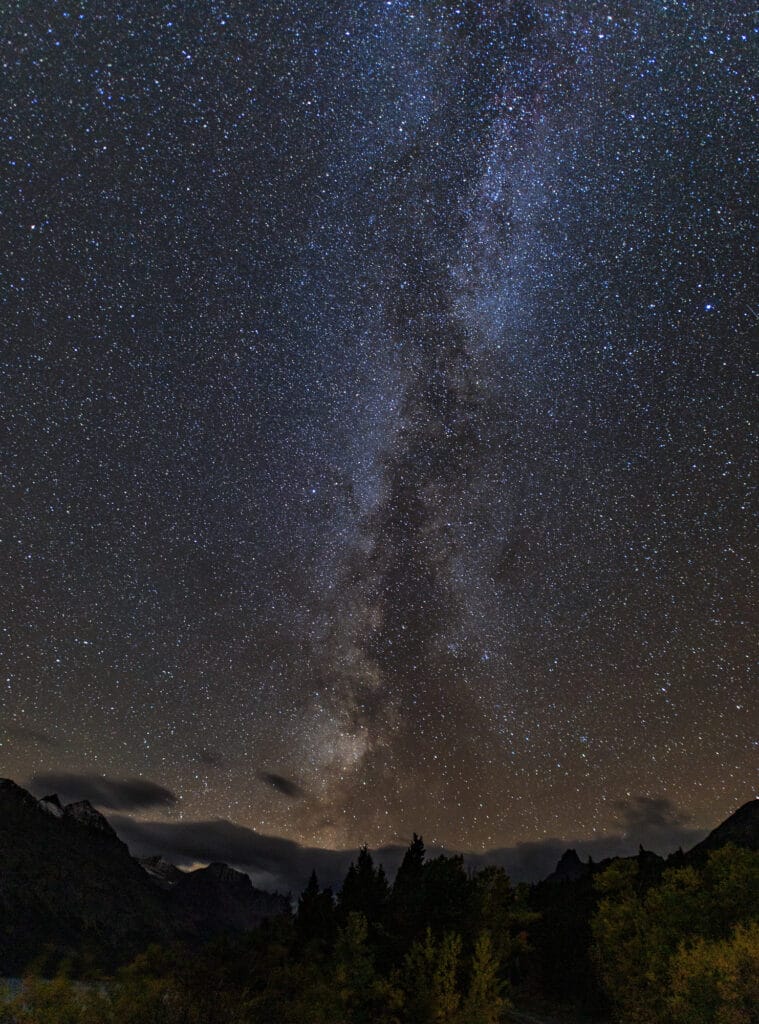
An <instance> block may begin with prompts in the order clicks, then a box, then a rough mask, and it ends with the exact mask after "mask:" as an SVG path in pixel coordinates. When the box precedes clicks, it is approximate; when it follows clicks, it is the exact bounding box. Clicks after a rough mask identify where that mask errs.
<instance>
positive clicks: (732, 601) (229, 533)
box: [0, 0, 759, 859]
mask: <svg viewBox="0 0 759 1024" xmlns="http://www.w3.org/2000/svg"><path fill="white" fill-rule="evenodd" d="M2 36H3V38H2V48H3V86H2V90H3V101H2V104H0V123H1V125H2V132H1V137H2V164H3V169H4V173H3V184H2V190H3V197H2V203H1V204H0V217H1V219H0V232H1V234H2V239H3V243H2V265H1V267H0V269H1V271H2V277H1V279H0V302H1V303H2V323H3V332H2V357H1V359H0V371H1V374H2V375H1V377H0V424H1V426H2V442H1V443H2V452H3V454H2V459H0V474H1V475H0V481H1V485H2V500H1V501H0V539H1V541H2V544H1V545H0V566H1V567H2V568H1V571H2V579H3V585H2V621H1V623H0V625H1V628H2V652H1V660H2V670H1V675H0V681H1V682H2V698H1V702H0V774H1V775H7V776H10V777H12V778H14V779H16V780H17V781H18V782H20V783H22V784H33V785H34V786H36V789H37V791H38V792H40V793H41V792H42V790H44V789H45V788H46V787H47V786H48V785H53V784H54V783H56V782H57V788H59V789H64V790H66V788H68V791H69V792H70V793H71V795H72V796H78V795H81V794H85V795H86V794H88V793H91V792H92V790H93V788H94V789H95V790H97V792H95V794H94V798H95V799H96V801H98V802H99V805H100V806H102V807H103V808H104V809H106V811H107V813H108V809H109V808H110V809H111V810H115V811H116V812H119V813H121V814H122V815H123V816H124V828H125V829H127V826H128V823H129V819H130V816H131V817H132V818H133V819H136V820H137V821H138V822H139V821H144V820H150V821H153V822H154V823H158V824H156V825H155V827H156V828H158V827H159V825H160V829H161V830H163V831H162V834H163V835H164V836H169V835H170V834H171V831H172V829H175V830H179V829H182V828H183V827H185V826H187V825H188V823H192V822H212V821H213V820H214V819H228V820H229V821H230V822H233V823H235V824H236V825H239V826H243V827H244V828H245V829H253V830H255V831H256V832H257V833H260V834H261V836H263V837H274V839H273V840H272V841H273V842H274V840H278V839H288V840H293V841H294V842H296V843H298V844H301V845H304V846H309V847H328V848H353V849H355V848H356V847H357V846H358V845H359V844H361V843H363V842H367V843H369V844H370V845H371V846H378V845H382V844H388V843H405V842H407V841H408V839H409V837H410V835H411V833H412V831H414V830H416V831H417V832H422V833H423V834H424V837H425V840H427V842H428V844H432V843H437V844H440V845H441V846H445V847H447V848H449V849H459V850H473V851H479V852H482V851H484V850H488V849H490V848H493V847H508V846H513V845H514V844H518V843H540V842H541V841H544V840H546V839H548V838H549V837H558V838H561V839H572V838H581V839H582V838H585V839H588V840H595V839H599V838H603V837H605V836H610V835H618V834H620V833H621V832H623V831H624V830H625V828H628V829H632V827H633V826H634V825H635V824H636V820H637V823H638V825H642V824H646V823H648V824H651V821H653V823H654V825H656V822H657V820H658V821H659V824H660V825H661V828H662V829H663V830H665V831H666V828H668V827H669V826H672V827H673V828H677V827H682V828H686V827H688V828H693V829H696V830H698V829H703V828H707V827H712V826H714V825H716V824H717V823H718V822H719V821H720V820H722V819H723V818H724V817H726V816H727V815H728V814H729V813H730V812H731V811H733V810H734V809H735V808H736V807H737V806H738V805H739V804H741V803H742V802H744V801H746V800H748V799H749V798H751V797H752V796H754V795H755V791H756V785H757V768H758V767H759V745H758V742H757V738H758V737H759V713H758V712H759V708H758V703H757V701H756V696H755V687H756V677H755V676H752V670H753V668H754V663H753V661H754V654H755V650H756V647H755V634H754V633H753V632H752V624H751V613H752V608H755V607H756V598H757V594H756V589H757V588H756V579H757V577H756V561H755V552H756V548H755V545H754V540H755V534H754V531H753V527H754V520H753V513H754V511H755V506H754V505H753V504H752V503H753V501H754V492H753V487H754V486H755V483H756V476H755V462H754V451H755V448H754V444H755V435H753V433H752V419H753V412H754V408H755V391H754V383H753V382H752V348H754V346H755V344H756V340H757V335H758V334H759V294H758V292H759V288H758V287H757V274H756V267H757V248H758V245H757V239H758V237H759V233H758V232H757V222H756V216H755V214H756V205H755V199H756V194H757V191H756V190H757V184H758V181H759V178H758V176H757V149H758V147H757V142H756V124H757V122H756V110H755V103H756V88H757V74H756V72H757V66H758V62H757V42H758V41H759V14H757V12H756V11H754V12H753V14H752V5H750V4H749V3H748V2H743V0H729V2H728V0H713V2H709V3H706V2H695V0H694V2H685V0H667V2H663V0H641V2H639V3H628V2H623V0H620V2H615V3H611V2H605V3H603V2H598V0H584V2H579V0H578V2H577V3H561V2H558V0H555V2H551V0H543V2H534V3H531V2H527V0H513V2H507V0H501V2H494V3H485V2H471V0H461V2H459V3H452V2H451V3H449V2H441V0H437V2H434V3H433V2H425V0H407V2H396V0H386V2H384V0H383V2H380V0H371V2H368V0H367V2H364V0H355V2H352V3H344V4H333V3H326V2H315V0H291V2H280V0H270V2H266V3H264V2H255V0H246V2H241V0H230V2H229V3H217V2H203V0H193V2H189V3H187V2H183V3H167V4H160V3H159V2H157V0H156V2H153V3H150V2H147V0H144V2H138V0H134V2H116V3H97V2H88V0H70V2H69V0H61V2H55V0H48V2H44V3H40V2H32V0H17V2H15V3H10V4H8V5H6V7H5V12H4V17H3V21H2ZM136 779H139V780H142V787H140V786H137V784H136V783H135V782H134V780H136ZM124 780H129V781H128V782H125V781H124ZM98 787H99V788H98ZM636 815H637V818H636ZM657 816H658V817H657ZM217 824H218V823H217ZM132 826H133V827H137V826H136V825H135V823H134V821H133V822H132ZM230 827H231V826H230ZM177 834H179V833H178V832H177ZM241 834H242V833H241ZM166 843H167V845H170V843H169V841H168V840H166ZM209 856H210V854H209ZM238 859H244V858H238Z"/></svg>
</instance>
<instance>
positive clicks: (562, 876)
mask: <svg viewBox="0 0 759 1024" xmlns="http://www.w3.org/2000/svg"><path fill="white" fill-rule="evenodd" d="M587 873H588V865H587V864H583V862H582V861H581V860H580V858H579V856H578V855H577V850H565V851H564V853H562V855H561V857H560V858H559V862H558V864H557V865H556V868H555V869H554V871H553V873H552V874H550V875H549V876H548V878H547V879H546V881H547V882H574V881H575V880H576V879H577V878H582V877H583V875H586V874H587Z"/></svg>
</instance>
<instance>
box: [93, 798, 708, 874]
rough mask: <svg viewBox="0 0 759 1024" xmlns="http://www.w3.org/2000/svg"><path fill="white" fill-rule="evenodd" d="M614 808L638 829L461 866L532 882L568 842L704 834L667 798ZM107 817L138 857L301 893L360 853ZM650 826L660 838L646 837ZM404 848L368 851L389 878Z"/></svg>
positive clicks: (488, 856) (601, 853)
mask: <svg viewBox="0 0 759 1024" xmlns="http://www.w3.org/2000/svg"><path fill="white" fill-rule="evenodd" d="M275 788H276V787H275ZM620 814H621V816H622V823H623V824H629V825H630V826H631V827H632V826H633V824H635V823H637V824H638V825H640V826H641V830H642V831H641V832H639V833H635V834H633V833H630V834H626V833H625V832H623V831H620V832H619V833H613V834H609V835H606V836H598V837H594V838H593V839H589V840H584V839H571V840H567V839H560V838H558V837H557V838H550V839H545V840H541V841H540V842H534V843H517V844H516V845H514V846H509V847H501V848H498V849H493V850H489V851H487V852H485V853H476V854H474V853H468V854H466V853H465V854H464V862H465V864H466V866H467V868H471V869H473V870H478V869H479V868H482V867H484V866H485V865H487V864H497V865H499V866H500V867H503V868H504V870H505V871H506V872H507V873H508V874H509V875H510V876H511V878H512V879H513V881H515V882H536V881H539V880H540V879H541V878H545V877H546V876H547V875H549V874H550V873H551V872H552V871H553V870H554V868H555V867H556V864H557V862H558V860H559V858H560V857H561V855H562V854H563V853H564V851H565V850H566V849H567V848H568V847H573V848H574V849H576V850H577V852H578V854H579V856H580V857H581V858H582V859H583V860H587V859H588V857H593V859H594V860H595V861H601V860H603V859H605V858H607V857H623V856H630V855H631V854H634V853H636V852H637V850H638V844H639V843H641V842H642V843H643V844H644V845H645V846H647V848H649V849H653V850H654V851H655V852H657V853H660V854H667V853H671V852H672V851H673V850H676V849H677V847H678V846H683V847H684V848H685V849H688V848H690V847H691V846H693V845H695V843H697V842H698V841H699V840H701V839H702V838H703V837H704V835H705V832H704V831H703V830H696V829H690V828H687V827H686V826H685V824H684V820H685V819H684V818H683V817H682V815H680V814H678V813H677V812H676V810H675V808H674V807H673V806H672V805H671V804H670V803H669V802H668V801H666V800H662V801H652V800H649V799H648V798H646V797H637V798H633V799H632V800H631V801H630V802H629V803H627V802H626V803H625V804H624V805H621V806H620ZM111 823H112V825H113V826H114V828H115V829H116V831H117V832H118V834H119V836H120V837H121V838H122V839H123V840H124V842H125V843H126V844H127V845H128V846H129V848H130V849H131V850H132V853H134V854H136V855H137V856H144V855H148V854H155V853H160V854H162V855H163V856H164V857H166V858H167V859H168V860H170V861H173V863H175V864H178V865H180V866H189V865H193V864H197V863H199V862H210V861H224V862H225V863H227V864H231V865H232V866H233V867H236V868H238V869H240V870H241V871H246V872H247V873H248V874H249V875H250V876H251V878H252V880H253V883H254V885H257V886H259V887H260V888H262V889H270V890H274V889H277V890H279V891H280V892H287V891H291V892H294V893H299V892H301V891H302V889H303V888H304V886H305V884H306V882H307V881H308V877H309V875H310V874H311V872H312V871H314V870H315V871H316V873H317V875H318V877H319V881H320V883H321V884H322V885H323V886H327V885H328V886H331V887H332V888H334V889H338V888H339V887H340V885H341V884H342V882H343V879H344V878H345V873H346V871H347V870H348V866H349V864H350V862H351V861H352V860H355V858H356V856H357V852H358V851H357V850H324V849H320V848H318V847H308V846H301V845H300V844H299V843H296V842H294V841H293V840H291V839H282V838H279V837H277V836H267V835H263V834H261V833H260V832H256V831H255V830H254V829H250V828H246V827H245V826H243V825H236V824H234V823H233V822H231V821H226V820H224V819H217V820H214V821H193V822H178V821H136V820H134V819H133V818H129V817H126V816H124V817H115V818H112V819H111ZM654 832H655V834H656V837H657V838H658V840H659V841H658V842H656V843H651V838H652V836H653V833H654ZM649 844H650V845H649ZM405 849H406V847H405V845H397V846H395V845H394V846H385V847H381V848H379V849H377V850H373V851H372V854H373V856H374V859H375V861H376V862H377V863H379V864H382V865H383V866H384V868H385V871H386V872H387V874H388V875H389V876H390V878H392V877H393V876H394V874H395V872H396V871H397V869H398V866H399V864H400V862H401V860H402V858H403V854H404V852H405ZM455 852H456V851H454V850H447V849H444V848H435V847H431V848H429V849H428V851H427V855H428V857H435V856H437V855H439V854H441V853H444V854H451V853H455Z"/></svg>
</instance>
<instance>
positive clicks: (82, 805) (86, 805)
mask: <svg viewBox="0 0 759 1024" xmlns="http://www.w3.org/2000/svg"><path fill="white" fill-rule="evenodd" d="M63 814H64V816H65V817H67V818H73V819H74V820H75V821H78V822H80V823H81V824H82V825H86V826H87V827H88V828H93V829H96V830H97V831H98V832H105V833H107V834H108V835H112V836H115V835H116V833H115V832H114V831H113V829H112V828H111V826H110V825H109V824H108V821H107V819H106V818H105V817H104V816H103V815H102V814H101V813H100V811H98V810H96V809H95V808H94V807H93V806H92V804H91V803H90V802H89V800H77V801H76V802H75V803H72V804H66V806H65V807H64V808H63Z"/></svg>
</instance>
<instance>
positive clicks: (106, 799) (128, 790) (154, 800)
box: [30, 772, 177, 811]
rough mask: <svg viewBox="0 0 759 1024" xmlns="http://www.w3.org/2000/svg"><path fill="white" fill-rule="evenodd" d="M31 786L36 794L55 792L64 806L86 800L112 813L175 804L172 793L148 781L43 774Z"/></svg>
mask: <svg viewBox="0 0 759 1024" xmlns="http://www.w3.org/2000/svg"><path fill="white" fill-rule="evenodd" d="M30 785H31V788H32V790H34V792H36V793H42V794H43V795H45V794H48V793H57V794H58V795H59V796H60V798H61V800H62V801H63V802H64V803H70V802H72V801H76V800H89V801H90V803H92V804H95V805H97V806H98V807H105V808H108V809H109V810H113V811H142V810H147V809H148V808H163V809H168V808H170V807H173V806H174V805H175V804H176V803H177V797H176V794H175V793H172V791H171V790H170V789H166V787H165V786H159V785H158V783H156V782H151V781H150V780H149V779H109V778H107V777H105V776H102V775H92V774H77V773H76V772H43V773H41V774H39V775H35V776H34V777H33V779H32V781H31V784H30Z"/></svg>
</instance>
